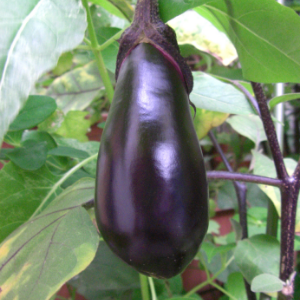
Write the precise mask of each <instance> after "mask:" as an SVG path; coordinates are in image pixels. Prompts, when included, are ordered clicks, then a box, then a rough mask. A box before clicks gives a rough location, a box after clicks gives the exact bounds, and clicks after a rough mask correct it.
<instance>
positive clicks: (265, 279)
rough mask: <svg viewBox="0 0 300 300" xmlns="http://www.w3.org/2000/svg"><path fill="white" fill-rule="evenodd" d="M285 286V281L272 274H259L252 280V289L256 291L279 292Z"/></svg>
mask: <svg viewBox="0 0 300 300" xmlns="http://www.w3.org/2000/svg"><path fill="white" fill-rule="evenodd" d="M283 286H284V282H283V281H282V280H280V279H279V278H278V277H277V276H274V275H271V274H261V275H258V276H256V277H254V278H253V280H252V282H251V290H252V291H253V292H255V293H273V292H279V291H281V290H282V288H283Z"/></svg>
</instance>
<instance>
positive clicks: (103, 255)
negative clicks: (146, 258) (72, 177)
mask: <svg viewBox="0 0 300 300" xmlns="http://www.w3.org/2000/svg"><path fill="white" fill-rule="evenodd" d="M71 284H72V286H74V287H76V288H77V291H78V292H79V293H80V294H82V295H83V296H85V297H86V298H87V299H91V300H93V299H101V300H102V299H112V298H117V297H118V296H119V295H120V294H121V293H123V292H124V291H126V290H128V289H133V288H138V287H139V276H138V273H137V271H135V270H134V269H133V268H131V267H129V266H128V265H127V264H126V263H124V262H123V261H122V260H121V259H120V258H119V257H117V256H116V255H115V254H114V253H113V252H112V251H111V250H110V249H109V248H108V246H107V245H106V243H104V242H100V244H99V248H98V251H97V254H96V257H95V259H94V260H93V262H92V263H91V264H90V265H89V266H88V267H87V269H86V270H84V271H83V272H82V273H80V274H79V275H78V276H76V278H74V279H72V281H71ZM106 297H107V298H106Z"/></svg>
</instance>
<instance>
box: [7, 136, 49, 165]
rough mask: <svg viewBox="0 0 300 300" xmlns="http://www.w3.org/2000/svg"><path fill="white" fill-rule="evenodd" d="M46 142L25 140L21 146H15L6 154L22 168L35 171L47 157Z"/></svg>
mask: <svg viewBox="0 0 300 300" xmlns="http://www.w3.org/2000/svg"><path fill="white" fill-rule="evenodd" d="M46 145H47V144H46V142H36V141H33V140H27V141H24V142H23V143H22V147H20V148H15V149H14V150H13V151H11V152H9V153H7V154H6V156H7V157H8V158H9V159H10V160H11V161H12V162H13V163H15V164H16V165H17V166H19V167H20V168H22V169H24V170H28V171H35V170H38V169H39V168H41V167H42V166H43V165H44V164H45V162H46V159H47V146H46Z"/></svg>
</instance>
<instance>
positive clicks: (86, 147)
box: [56, 138, 100, 177]
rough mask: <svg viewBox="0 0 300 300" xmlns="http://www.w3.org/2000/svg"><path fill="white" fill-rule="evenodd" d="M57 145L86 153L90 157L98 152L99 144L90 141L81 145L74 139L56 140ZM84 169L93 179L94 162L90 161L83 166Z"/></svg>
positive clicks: (94, 174) (94, 173)
mask: <svg viewBox="0 0 300 300" xmlns="http://www.w3.org/2000/svg"><path fill="white" fill-rule="evenodd" d="M56 141H57V144H58V145H59V146H62V147H72V148H75V149H78V150H82V151H84V152H87V153H88V154H89V155H90V156H92V155H94V154H95V153H97V152H98V151H99V147H100V143H99V142H95V141H91V142H84V143H81V142H79V141H78V140H75V139H65V138H56ZM84 169H85V170H86V171H87V172H88V173H89V174H91V175H92V176H93V177H95V176H96V161H95V160H94V161H91V162H89V163H88V164H86V165H85V166H84Z"/></svg>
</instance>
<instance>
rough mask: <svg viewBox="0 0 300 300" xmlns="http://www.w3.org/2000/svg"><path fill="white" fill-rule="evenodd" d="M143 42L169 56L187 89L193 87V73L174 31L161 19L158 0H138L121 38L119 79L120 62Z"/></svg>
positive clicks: (119, 65)
mask: <svg viewBox="0 0 300 300" xmlns="http://www.w3.org/2000/svg"><path fill="white" fill-rule="evenodd" d="M140 43H149V44H152V45H153V46H154V47H155V48H156V49H158V50H159V51H160V52H162V53H163V54H164V56H165V57H166V58H167V59H169V60H170V61H171V62H172V64H173V65H175V67H176V69H177V70H178V71H179V73H180V75H181V77H182V79H183V81H184V83H185V86H186V90H187V93H188V94H190V92H191V91H192V89H193V77H192V73H191V70H190V68H189V66H188V65H187V64H186V62H185V61H184V59H183V57H182V56H181V55H180V51H179V46H178V44H177V40H176V34H175V31H174V30H173V29H172V28H171V27H169V26H168V25H166V24H165V23H163V22H162V20H161V19H160V17H159V13H158V4H157V0H139V1H138V3H137V5H136V9H135V14H134V20H133V22H132V24H131V26H130V27H129V28H128V29H127V30H125V32H124V33H123V35H122V37H121V39H120V49H119V53H118V57H117V67H116V80H117V79H118V75H119V71H120V68H121V65H122V63H123V61H124V60H125V58H126V57H127V56H128V54H129V53H130V52H131V51H132V50H133V49H134V48H135V47H136V46H137V45H138V44H140Z"/></svg>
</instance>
